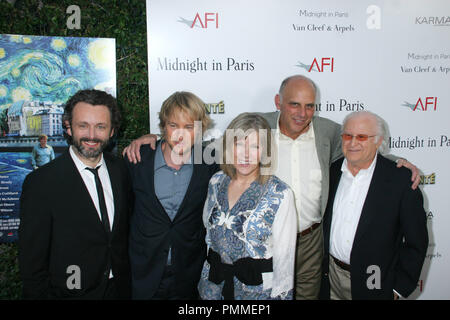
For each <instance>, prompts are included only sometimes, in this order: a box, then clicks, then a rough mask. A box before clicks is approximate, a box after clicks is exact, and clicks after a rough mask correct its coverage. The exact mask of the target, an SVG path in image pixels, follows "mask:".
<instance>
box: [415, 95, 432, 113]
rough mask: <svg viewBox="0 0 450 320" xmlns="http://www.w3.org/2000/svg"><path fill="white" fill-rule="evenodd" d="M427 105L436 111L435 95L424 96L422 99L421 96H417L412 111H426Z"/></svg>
mask: <svg viewBox="0 0 450 320" xmlns="http://www.w3.org/2000/svg"><path fill="white" fill-rule="evenodd" d="M429 106H430V107H431V108H430V109H434V111H436V107H437V97H425V99H423V100H422V98H419V99H418V100H417V102H416V105H415V106H414V109H413V111H416V109H420V110H422V111H427V110H428V107H429Z"/></svg>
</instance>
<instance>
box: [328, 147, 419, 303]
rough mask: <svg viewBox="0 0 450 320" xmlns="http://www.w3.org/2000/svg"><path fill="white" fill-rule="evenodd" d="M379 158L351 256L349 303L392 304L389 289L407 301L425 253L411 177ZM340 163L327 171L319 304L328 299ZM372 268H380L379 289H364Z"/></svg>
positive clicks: (391, 293)
mask: <svg viewBox="0 0 450 320" xmlns="http://www.w3.org/2000/svg"><path fill="white" fill-rule="evenodd" d="M377 157H378V158H377V163H376V166H375V171H374V173H373V177H372V181H371V183H370V186H369V190H368V193H367V197H366V200H365V202H364V206H363V209H362V212H361V217H360V220H359V223H358V227H357V229H356V234H355V239H354V242H353V247H352V252H351V255H350V268H351V271H350V274H351V291H352V299H393V289H395V291H397V292H398V293H400V294H401V295H402V296H403V297H407V296H408V295H410V294H411V293H412V292H413V291H414V289H416V287H417V283H418V280H419V277H420V272H421V270H422V265H423V262H424V259H425V254H426V251H427V247H428V231H427V221H426V214H425V211H424V209H423V197H422V193H421V191H420V190H419V188H417V189H416V190H412V189H411V172H410V171H409V170H408V169H405V168H397V167H396V164H395V163H394V162H393V161H391V160H388V159H386V158H384V157H383V156H381V155H378V156H377ZM342 162H343V159H340V160H337V161H336V162H335V163H333V164H332V166H331V169H330V195H329V198H328V205H327V209H326V211H325V217H324V223H323V228H324V248H325V251H324V261H323V268H322V288H321V298H323V299H329V297H330V284H329V278H328V270H329V264H328V263H329V244H330V229H331V222H332V218H333V203H334V197H335V195H336V191H337V187H338V185H339V181H340V178H341V174H342V171H341V166H342ZM403 238H404V240H405V242H403V241H402V239H403ZM371 265H375V266H378V267H379V268H380V273H381V277H380V278H381V288H380V289H371V290H370V289H369V288H368V286H367V280H368V279H369V277H371V276H372V275H374V271H372V270H370V269H369V270H368V267H369V266H371ZM369 282H371V281H369Z"/></svg>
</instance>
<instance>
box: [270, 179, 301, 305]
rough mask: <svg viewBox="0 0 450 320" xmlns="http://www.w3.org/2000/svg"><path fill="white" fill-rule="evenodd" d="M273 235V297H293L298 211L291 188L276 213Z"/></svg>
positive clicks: (286, 192) (287, 190)
mask: <svg viewBox="0 0 450 320" xmlns="http://www.w3.org/2000/svg"><path fill="white" fill-rule="evenodd" d="M272 236H273V241H272V243H273V278H272V292H271V297H272V298H281V299H289V298H291V299H292V292H293V288H294V270H295V246H296V240H297V212H296V210H295V203H294V195H293V193H292V190H291V189H289V188H288V189H286V191H285V197H284V198H283V200H282V203H281V205H280V207H279V209H278V212H277V213H276V216H275V219H274V222H273V227H272ZM289 296H290V297H289Z"/></svg>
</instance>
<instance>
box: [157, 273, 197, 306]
mask: <svg viewBox="0 0 450 320" xmlns="http://www.w3.org/2000/svg"><path fill="white" fill-rule="evenodd" d="M176 291H177V290H176V282H175V272H174V268H173V266H166V267H165V268H164V273H163V276H162V279H161V282H160V283H159V287H158V290H157V291H156V293H155V295H154V296H153V297H152V299H151V300H197V299H198V295H197V296H184V295H180V294H178V293H176ZM195 292H197V290H195Z"/></svg>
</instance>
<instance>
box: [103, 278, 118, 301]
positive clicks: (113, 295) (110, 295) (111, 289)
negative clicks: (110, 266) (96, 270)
mask: <svg viewBox="0 0 450 320" xmlns="http://www.w3.org/2000/svg"><path fill="white" fill-rule="evenodd" d="M103 299H104V300H117V299H119V294H118V292H117V287H116V283H115V280H114V278H111V279H109V280H108V284H107V285H106V290H105V295H104V296H103Z"/></svg>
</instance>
